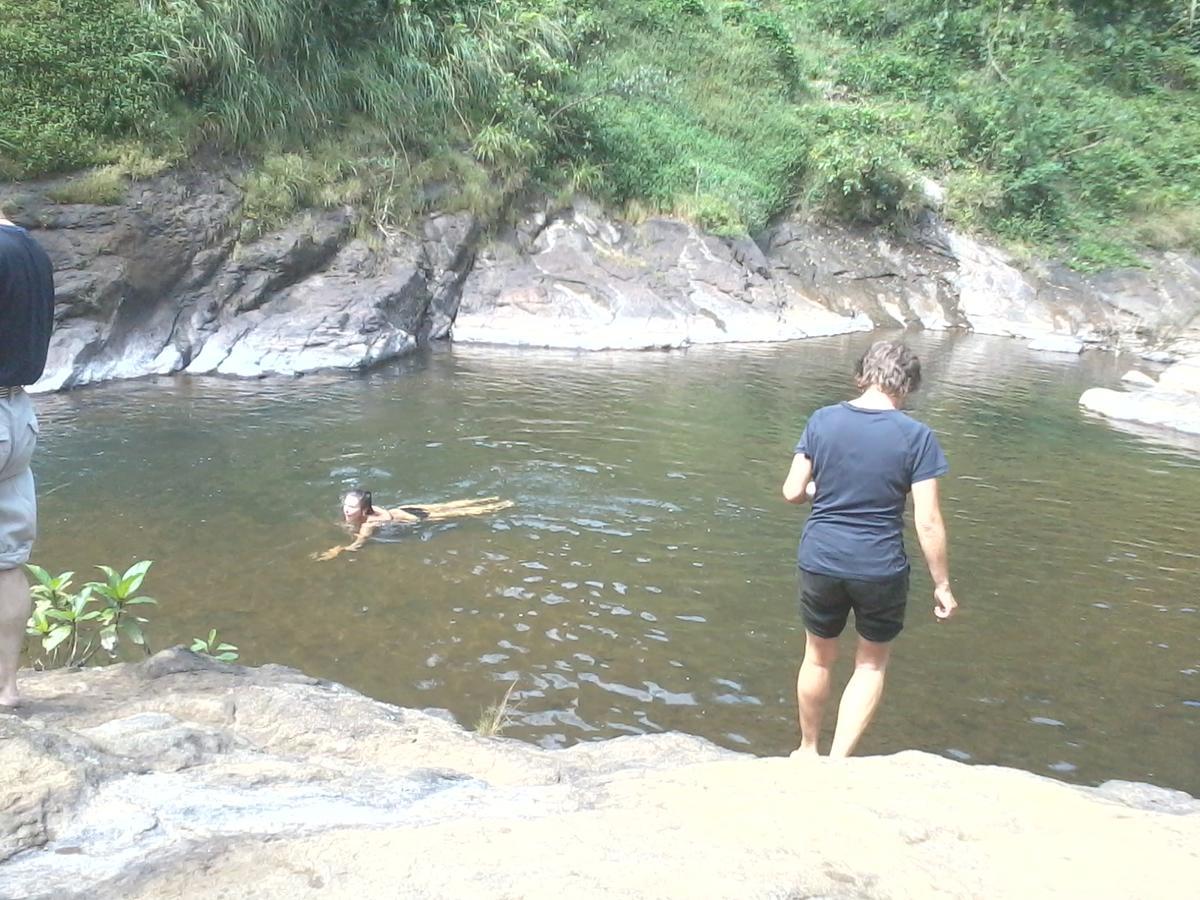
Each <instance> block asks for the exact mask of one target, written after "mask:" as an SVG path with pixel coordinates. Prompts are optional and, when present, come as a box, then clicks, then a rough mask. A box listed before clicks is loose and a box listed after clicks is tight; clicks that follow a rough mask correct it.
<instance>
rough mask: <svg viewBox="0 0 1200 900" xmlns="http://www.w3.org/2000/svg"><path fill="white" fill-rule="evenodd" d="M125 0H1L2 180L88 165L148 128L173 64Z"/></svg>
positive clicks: (0, 156) (0, 170)
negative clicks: (124, 137) (105, 146)
mask: <svg viewBox="0 0 1200 900" xmlns="http://www.w3.org/2000/svg"><path fill="white" fill-rule="evenodd" d="M153 45H154V40H153V29H152V27H151V23H150V21H149V20H148V18H147V17H146V16H145V15H143V14H142V13H141V12H140V11H139V10H138V9H137V7H136V5H135V4H132V3H128V2H124V0H0V178H4V177H7V178H18V177H21V176H23V175H27V174H39V173H44V172H53V171H59V170H63V169H70V168H75V167H78V166H81V165H87V164H88V163H90V162H93V161H94V160H95V158H96V153H97V149H98V142H99V141H101V140H103V139H104V138H106V137H111V136H113V135H120V134H127V133H131V132H133V131H135V130H136V129H138V128H139V127H148V126H150V125H151V124H152V123H153V122H154V121H155V120H156V119H157V117H158V115H159V108H160V100H161V98H162V97H163V89H164V81H165V77H166V61H165V58H164V56H163V54H162V53H160V52H158V51H156V50H155V49H154V46H153Z"/></svg>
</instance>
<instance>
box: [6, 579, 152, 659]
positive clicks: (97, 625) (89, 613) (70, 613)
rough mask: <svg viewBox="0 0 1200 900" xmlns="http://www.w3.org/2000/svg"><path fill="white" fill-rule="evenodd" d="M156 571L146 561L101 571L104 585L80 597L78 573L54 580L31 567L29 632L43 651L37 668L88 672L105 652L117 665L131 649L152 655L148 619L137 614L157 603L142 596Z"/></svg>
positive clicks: (91, 586) (95, 585) (95, 583)
mask: <svg viewBox="0 0 1200 900" xmlns="http://www.w3.org/2000/svg"><path fill="white" fill-rule="evenodd" d="M151 565H152V563H151V562H150V561H149V560H143V561H142V562H139V563H134V564H133V565H132V566H130V567H129V568H128V569H127V570H125V571H124V572H117V571H116V570H115V569H113V568H111V567H109V566H97V567H96V568H98V569H99V570H100V571H101V572H103V573H104V581H89V582H88V583H87V584H85V585H84V586H83V588H82V590H80V591H78V592H75V591H72V590H71V584H72V579H73V578H74V577H75V573H74V572H63V573H61V574H59V575H51V574H50V573H49V572H47V571H46V570H45V569H43V568H41V567H40V566H33V565H31V566H26V568H27V569H28V570H29V573H30V574H31V575H33V578H34V584H33V586H32V587H31V588H30V593H31V594H32V595H33V613H32V615H30V617H29V623H28V625H27V627H26V631H27V633H28V634H29V636H30V637H32V638H34V639H36V640H37V641H38V643H39V645H40V648H39V652H38V655H37V656H36V657H35V658H34V660H33V664H34V666H36V667H37V668H40V669H51V668H57V667H61V666H67V667H73V666H86V665H87V664H88V663H89V662H91V661H92V660H93V658H94V657H95V656H96V654H97V653H98V652H99V651H101V650H103V651H104V653H105V656H106V657H107V658H108V661H109V662H115V661H116V660H118V659H119V658H120V656H121V648H122V647H123V646H124V645H126V644H127V643H132V644H135V645H137V646H138V647H141V648H142V650H143V651H145V652H146V653H147V654H149V652H150V648H149V646H148V645H147V643H146V635H145V632H144V631H143V630H142V626H143V625H144V624H145V623H146V619H145V618H144V617H143V616H140V615H138V614H137V611H136V609H135V608H136V607H140V606H145V605H149V604H155V603H157V602H158V601H157V600H154V599H153V598H151V597H144V596H141V595H140V594H138V591H139V590H140V589H141V587H142V582H143V581H144V580H145V578H146V572H147V571H149V569H150V566H151Z"/></svg>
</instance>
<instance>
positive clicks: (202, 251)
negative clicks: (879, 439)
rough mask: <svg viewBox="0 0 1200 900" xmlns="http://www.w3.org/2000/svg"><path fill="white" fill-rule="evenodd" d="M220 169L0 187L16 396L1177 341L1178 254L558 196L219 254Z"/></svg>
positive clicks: (236, 213)
mask: <svg viewBox="0 0 1200 900" xmlns="http://www.w3.org/2000/svg"><path fill="white" fill-rule="evenodd" d="M235 176H236V173H233V172H224V173H222V172H219V171H212V172H184V171H181V172H174V173H171V174H168V175H164V176H160V177H157V178H154V179H150V180H147V181H143V182H138V183H136V184H133V185H131V186H130V188H129V190H128V196H127V198H126V200H125V201H124V202H123V203H122V204H119V205H115V206H88V205H82V204H63V203H58V202H55V201H53V200H52V199H50V194H51V193H53V189H54V187H55V184H54V183H52V182H47V183H43V184H36V185H24V186H6V187H3V188H0V206H2V207H3V208H5V209H6V210H7V211H8V214H9V215H10V216H11V217H12V218H13V219H14V220H15V221H17V222H18V223H20V224H22V225H25V226H26V227H29V228H31V229H32V230H33V231H34V232H35V233H36V235H37V237H38V238H39V240H41V241H42V242H43V243H44V244H45V245H46V247H47V249H48V251H49V252H50V255H51V256H52V258H53V259H54V262H55V265H56V267H57V272H58V287H59V311H58V317H57V318H58V322H57V329H56V333H55V336H54V342H53V345H52V352H51V360H50V365H49V367H48V370H47V372H46V375H45V377H44V378H43V379H42V381H41V382H40V383H39V385H38V389H40V390H57V389H62V388H69V387H73V386H77V385H83V384H90V383H95V382H101V381H106V380H111V379H117V378H127V377H136V376H140V375H146V374H166V373H171V372H189V373H197V374H200V373H215V374H222V375H235V376H259V375H267V374H297V373H302V372H309V371H315V370H318V369H329V368H333V369H360V368H365V367H369V366H371V365H375V364H377V363H380V362H384V361H386V360H388V359H392V358H394V357H396V356H399V355H401V354H403V353H406V352H408V351H410V350H412V349H413V348H415V347H417V346H420V345H421V344H423V343H426V342H429V341H434V340H439V339H445V338H450V337H452V338H453V339H454V340H456V341H462V342H482V343H497V344H510V345H521V346H542V347H560V348H578V349H609V348H622V349H638V348H651V347H680V346H686V345H688V344H695V343H715V342H736V341H780V340H793V339H797V338H803V337H811V336H816V335H827V334H837V333H844V332H849V331H858V330H868V329H871V328H875V327H884V328H888V327H923V328H932V329H945V328H965V329H972V330H975V331H978V332H981V333H986V334H1001V335H1011V336H1013V337H1017V338H1021V339H1025V340H1029V341H1031V342H1033V344H1034V346H1035V347H1039V348H1042V349H1046V350H1052V351H1059V352H1062V351H1065V352H1068V353H1076V352H1079V351H1080V350H1081V349H1083V348H1084V347H1085V346H1095V347H1101V348H1108V349H1116V348H1121V349H1128V350H1133V351H1135V352H1139V353H1143V354H1148V355H1150V356H1151V357H1152V358H1156V359H1162V360H1167V359H1173V358H1176V357H1179V356H1182V355H1185V354H1187V353H1189V352H1198V351H1200V318H1198V314H1200V259H1197V258H1196V257H1192V256H1187V255H1183V254H1173V253H1165V254H1155V255H1153V256H1152V257H1150V258H1149V259H1148V268H1145V269H1130V270H1121V271H1114V272H1108V273H1102V274H1100V275H1096V276H1091V277H1083V276H1080V275H1078V274H1076V273H1073V272H1071V271H1069V270H1067V269H1066V268H1064V267H1062V266H1057V265H1051V264H1046V263H1039V262H1031V263H1026V264H1021V265H1018V264H1017V262H1016V261H1014V260H1013V259H1011V258H1010V257H1008V256H1006V255H1005V254H1004V253H1002V252H1000V251H999V250H996V249H994V248H990V247H987V246H985V245H983V244H980V243H978V242H977V241H975V240H972V239H970V238H968V237H966V236H963V235H959V234H956V233H954V232H953V231H952V230H949V229H947V228H946V227H945V226H944V225H942V224H941V223H940V222H939V221H938V219H937V218H936V216H935V214H933V213H932V212H929V213H927V214H926V215H925V216H924V217H923V219H922V221H921V224H920V225H919V226H918V227H916V228H915V229H913V231H912V232H911V233H910V234H909V235H907V236H906V237H904V238H899V237H896V236H894V235H892V234H890V233H887V232H883V231H880V230H872V229H866V228H851V227H843V226H837V227H835V226H829V225H823V224H820V223H815V222H810V221H799V220H796V221H784V222H781V223H779V224H777V225H775V226H774V227H772V228H771V229H769V230H768V231H767V232H766V233H764V234H762V235H759V236H758V237H757V239H756V240H750V239H749V238H741V239H729V238H720V237H716V236H713V235H709V234H704V233H702V232H700V231H698V230H697V229H696V228H694V227H693V226H691V225H689V224H687V223H685V222H681V221H676V220H670V219H661V218H657V219H656V218H652V219H648V220H646V221H644V222H640V223H630V222H623V221H620V220H617V219H615V218H613V217H612V216H610V215H608V214H606V213H605V212H604V211H603V210H602V209H600V208H599V207H597V206H595V205H594V204H592V203H590V202H588V201H586V200H583V199H579V200H577V201H576V202H575V203H573V204H571V205H567V206H562V207H554V208H552V207H549V206H546V205H544V204H541V205H539V204H536V203H530V204H527V205H526V206H525V207H524V212H523V213H522V214H521V215H519V216H518V217H517V219H516V221H515V224H513V225H511V226H509V225H499V224H497V223H483V222H479V221H476V220H475V219H473V218H472V217H471V216H469V215H467V214H465V213H457V214H432V215H429V216H428V217H426V218H425V219H424V220H422V221H420V222H418V223H415V224H414V226H413V227H412V228H410V229H409V230H408V231H407V232H404V233H399V232H398V233H396V234H393V235H392V236H390V237H389V238H387V239H384V238H382V237H377V238H374V239H372V240H364V239H363V238H362V237H361V236H360V235H359V232H358V230H357V229H356V228H355V224H354V219H353V216H352V213H351V212H350V210H323V211H314V212H310V213H306V214H303V215H300V216H297V217H296V218H295V219H293V220H292V221H291V222H289V223H287V224H286V225H285V226H283V227H282V228H280V229H278V230H277V231H274V232H272V233H270V234H268V235H267V236H265V237H262V238H258V239H255V240H240V239H239V234H240V230H239V229H240V223H241V218H242V215H241V206H242V195H241V192H240V189H239V188H238V187H237V186H236V183H235Z"/></svg>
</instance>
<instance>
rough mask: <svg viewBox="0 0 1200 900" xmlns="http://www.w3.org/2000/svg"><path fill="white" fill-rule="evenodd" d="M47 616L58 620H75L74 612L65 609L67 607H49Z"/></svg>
mask: <svg viewBox="0 0 1200 900" xmlns="http://www.w3.org/2000/svg"><path fill="white" fill-rule="evenodd" d="M46 618H47V619H54V620H56V621H58V622H74V621H75V615H74V613H72V612H71V611H69V610H65V609H48V610H46Z"/></svg>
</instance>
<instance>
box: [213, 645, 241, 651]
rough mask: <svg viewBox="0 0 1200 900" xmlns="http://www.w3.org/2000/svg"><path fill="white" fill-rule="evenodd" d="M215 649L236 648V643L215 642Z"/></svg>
mask: <svg viewBox="0 0 1200 900" xmlns="http://www.w3.org/2000/svg"><path fill="white" fill-rule="evenodd" d="M217 649H218V650H236V649H237V645H236V644H217Z"/></svg>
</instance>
